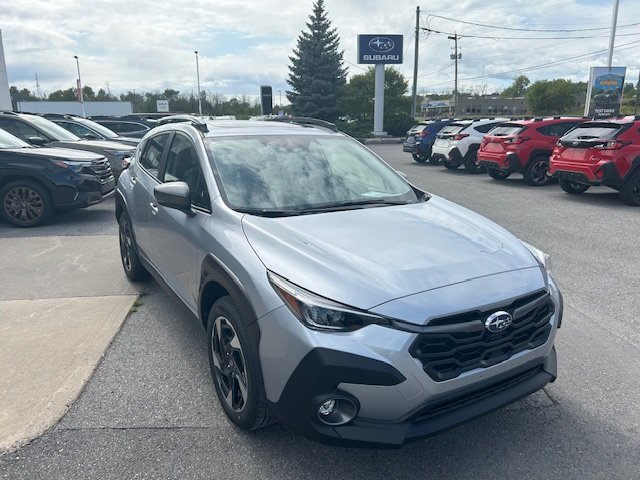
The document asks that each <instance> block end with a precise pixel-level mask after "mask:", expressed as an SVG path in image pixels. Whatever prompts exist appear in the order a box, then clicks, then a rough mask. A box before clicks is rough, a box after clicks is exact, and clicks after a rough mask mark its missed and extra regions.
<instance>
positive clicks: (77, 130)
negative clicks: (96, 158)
mask: <svg viewBox="0 0 640 480" xmlns="http://www.w3.org/2000/svg"><path fill="white" fill-rule="evenodd" d="M56 123H57V124H58V125H60V126H61V127H63V128H64V129H65V130H69V131H70V132H71V133H73V134H74V135H77V136H79V137H80V138H83V137H84V136H85V135H93V136H94V137H96V136H97V135H96V134H95V133H93V132H92V131H91V130H89V129H88V128H87V127H84V126H82V125H78V124H77V123H70V122H56Z"/></svg>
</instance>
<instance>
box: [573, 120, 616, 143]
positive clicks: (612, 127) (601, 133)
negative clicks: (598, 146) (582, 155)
mask: <svg viewBox="0 0 640 480" xmlns="http://www.w3.org/2000/svg"><path fill="white" fill-rule="evenodd" d="M621 128H622V126H621V125H618V124H615V123H605V124H602V123H593V124H586V125H580V126H579V127H577V128H574V129H573V130H571V131H570V132H569V133H567V134H566V135H565V136H564V137H562V140H568V141H572V140H574V141H575V140H608V139H610V138H613V137H615V136H616V135H617V134H618V132H619V131H620V129H621Z"/></svg>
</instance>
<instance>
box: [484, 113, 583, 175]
mask: <svg viewBox="0 0 640 480" xmlns="http://www.w3.org/2000/svg"><path fill="white" fill-rule="evenodd" d="M584 121H585V120H584V119H578V118H576V117H551V118H542V117H538V118H533V119H528V120H515V121H510V122H506V123H503V124H501V125H498V126H497V127H495V128H494V129H493V130H491V131H490V132H489V133H487V134H486V135H485V136H484V138H483V139H482V143H481V144H480V149H479V150H478V164H479V165H481V166H483V167H486V169H487V173H488V174H489V176H491V177H492V178H494V179H496V180H504V179H505V178H508V177H509V176H510V175H511V174H512V173H514V172H517V173H522V176H523V177H524V181H525V183H527V184H528V185H534V186H542V185H546V184H548V183H549V182H550V181H551V178H550V177H549V176H548V175H547V171H548V170H549V157H550V156H551V152H553V149H554V148H555V147H556V143H557V142H558V139H559V138H560V137H561V136H562V135H564V134H565V133H567V132H568V131H569V130H571V129H572V128H573V127H575V126H576V125H578V124H580V123H582V122H584Z"/></svg>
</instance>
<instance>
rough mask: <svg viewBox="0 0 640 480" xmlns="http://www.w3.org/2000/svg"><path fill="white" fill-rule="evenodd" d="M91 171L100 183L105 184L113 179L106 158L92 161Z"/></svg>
mask: <svg viewBox="0 0 640 480" xmlns="http://www.w3.org/2000/svg"><path fill="white" fill-rule="evenodd" d="M91 170H92V171H93V173H94V174H95V175H96V176H97V177H98V178H99V179H100V183H107V182H108V181H109V180H110V179H111V178H112V177H113V173H112V172H111V167H110V166H109V161H108V160H107V159H106V158H101V159H100V160H93V161H92V162H91Z"/></svg>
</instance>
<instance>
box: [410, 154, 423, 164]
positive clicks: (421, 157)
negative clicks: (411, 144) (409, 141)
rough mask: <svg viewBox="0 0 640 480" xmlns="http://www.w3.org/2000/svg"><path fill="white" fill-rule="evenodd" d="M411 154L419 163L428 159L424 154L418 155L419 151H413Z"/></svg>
mask: <svg viewBox="0 0 640 480" xmlns="http://www.w3.org/2000/svg"><path fill="white" fill-rule="evenodd" d="M411 155H412V156H413V159H414V160H415V161H416V162H418V163H424V162H426V161H427V158H426V157H423V156H422V155H418V154H417V153H412V154H411Z"/></svg>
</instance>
